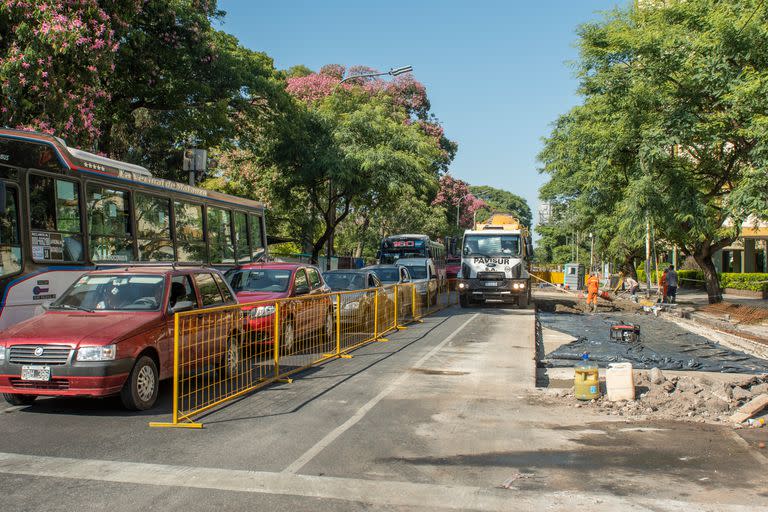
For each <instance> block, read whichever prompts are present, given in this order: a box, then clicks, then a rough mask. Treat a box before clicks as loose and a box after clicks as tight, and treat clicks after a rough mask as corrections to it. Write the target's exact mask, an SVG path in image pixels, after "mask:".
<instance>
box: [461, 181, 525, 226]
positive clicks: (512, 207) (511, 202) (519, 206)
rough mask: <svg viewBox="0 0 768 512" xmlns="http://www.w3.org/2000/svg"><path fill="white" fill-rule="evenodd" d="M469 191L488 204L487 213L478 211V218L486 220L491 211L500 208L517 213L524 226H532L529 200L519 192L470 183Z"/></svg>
mask: <svg viewBox="0 0 768 512" xmlns="http://www.w3.org/2000/svg"><path fill="white" fill-rule="evenodd" d="M469 191H470V192H472V194H473V195H474V196H475V197H477V198H478V199H482V200H483V201H485V202H486V204H487V205H488V208H486V213H480V212H478V214H477V218H478V220H484V219H486V218H488V216H489V215H490V213H491V211H495V210H498V211H502V212H507V213H511V214H513V215H515V217H517V218H518V219H519V220H520V222H522V223H523V225H524V226H529V227H530V225H531V221H532V217H531V207H530V206H528V201H526V200H525V199H523V198H522V197H520V196H518V195H517V194H513V193H512V192H509V191H506V190H502V189H500V188H494V187H489V186H487V185H470V187H469Z"/></svg>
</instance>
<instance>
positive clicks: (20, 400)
mask: <svg viewBox="0 0 768 512" xmlns="http://www.w3.org/2000/svg"><path fill="white" fill-rule="evenodd" d="M3 398H5V401H6V402H8V403H9V404H11V405H32V402H34V401H35V400H37V395H18V394H15V393H3Z"/></svg>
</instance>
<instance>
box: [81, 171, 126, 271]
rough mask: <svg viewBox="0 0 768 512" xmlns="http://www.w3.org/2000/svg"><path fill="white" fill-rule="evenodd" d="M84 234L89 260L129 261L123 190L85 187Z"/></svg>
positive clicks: (92, 185) (93, 186) (124, 191)
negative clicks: (85, 219)
mask: <svg viewBox="0 0 768 512" xmlns="http://www.w3.org/2000/svg"><path fill="white" fill-rule="evenodd" d="M86 200H87V211H88V231H89V236H90V239H89V242H90V251H91V259H92V260H93V261H133V260H135V258H134V255H133V233H132V232H131V207H130V201H129V193H128V191H127V190H119V189H113V188H109V187H103V186H101V185H96V184H93V183H91V184H88V187H87V191H86Z"/></svg>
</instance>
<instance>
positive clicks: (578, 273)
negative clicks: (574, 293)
mask: <svg viewBox="0 0 768 512" xmlns="http://www.w3.org/2000/svg"><path fill="white" fill-rule="evenodd" d="M563 270H564V273H565V275H564V276H563V286H565V287H567V288H568V289H570V290H583V289H584V265H582V264H581V263H566V264H565V268H564V269H563Z"/></svg>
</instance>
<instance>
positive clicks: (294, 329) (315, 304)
mask: <svg viewBox="0 0 768 512" xmlns="http://www.w3.org/2000/svg"><path fill="white" fill-rule="evenodd" d="M224 277H225V278H226V279H227V282H228V283H229V284H230V285H231V286H232V289H233V290H234V291H235V293H236V294H237V300H238V302H240V303H248V302H258V301H266V300H269V301H273V300H275V299H285V298H288V297H306V298H307V299H308V300H304V301H302V300H295V301H288V302H285V303H284V305H283V306H281V308H283V309H281V319H282V321H281V322H280V346H281V348H282V349H283V350H285V351H289V350H290V349H291V348H292V347H293V345H294V342H295V341H296V340H297V339H299V338H305V339H306V338H310V339H312V336H313V335H314V334H316V333H320V334H322V336H323V338H325V340H326V341H329V340H331V339H333V328H334V317H333V303H332V301H331V298H330V297H329V296H327V294H328V293H329V292H330V291H331V289H330V288H329V287H328V286H327V285H326V284H325V281H324V280H323V277H322V275H321V274H320V270H318V268H317V267H314V266H312V265H304V264H298V263H250V264H247V265H242V266H239V267H235V268H233V269H230V270H228V271H227V273H226V274H225V276H224ZM243 310H244V312H245V317H246V318H245V331H246V333H250V335H251V338H252V339H253V340H254V341H255V342H257V343H260V344H267V345H271V344H273V343H274V338H273V337H272V333H273V332H274V325H275V316H274V315H275V304H274V302H268V303H263V304H262V305H257V306H245V307H244V308H243Z"/></svg>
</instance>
